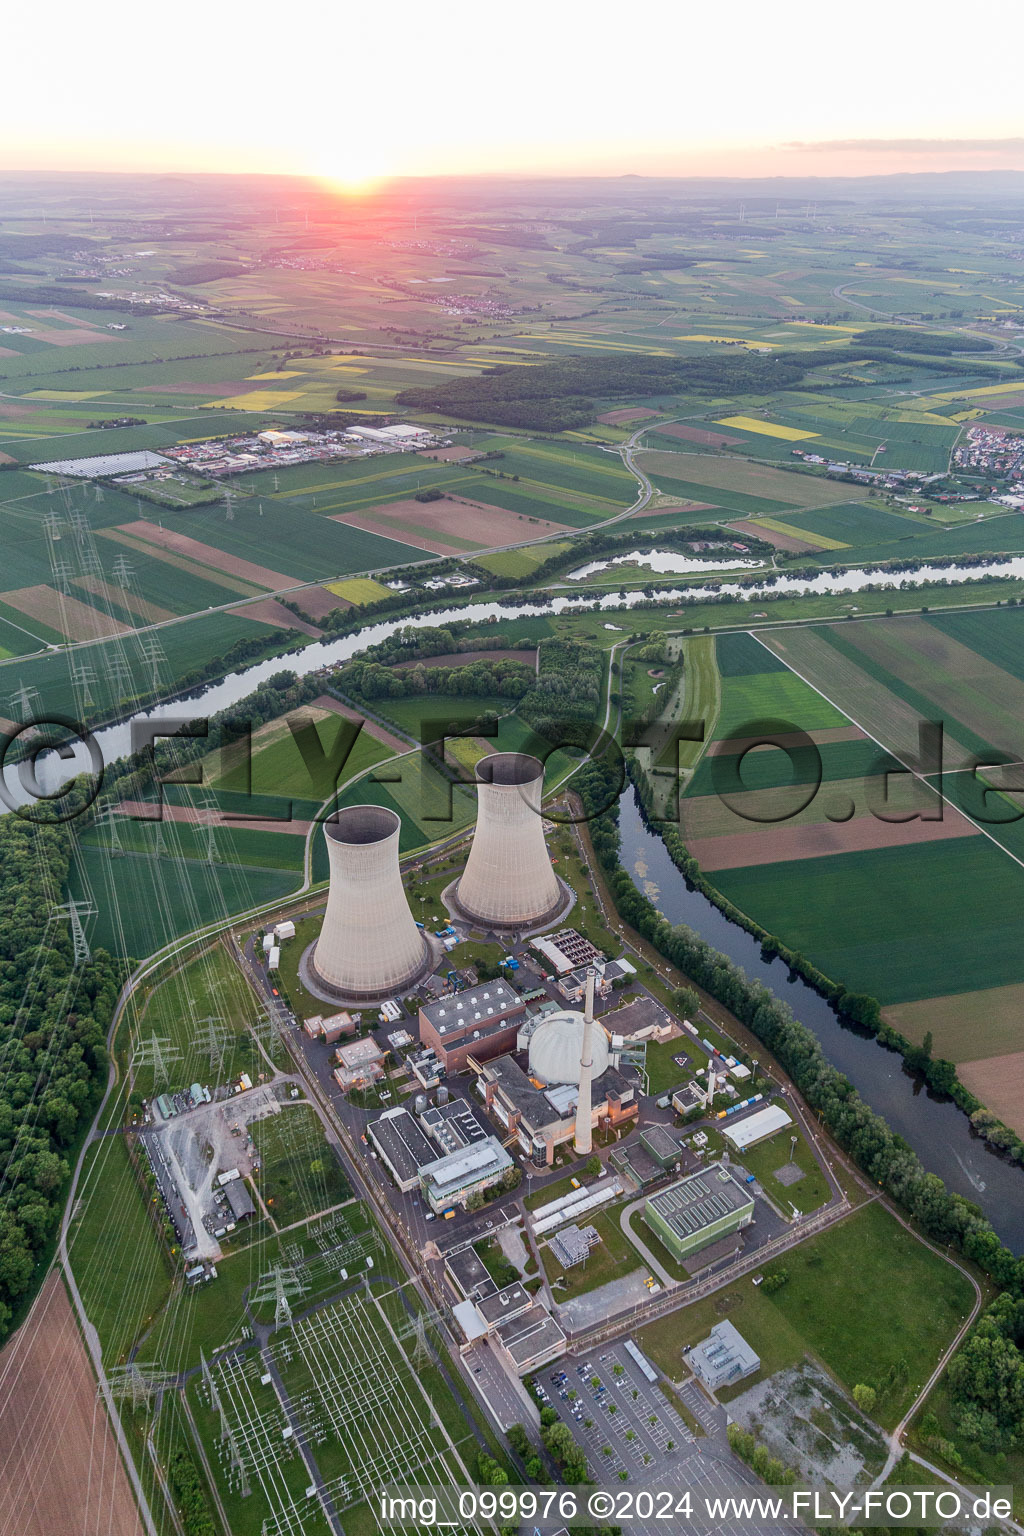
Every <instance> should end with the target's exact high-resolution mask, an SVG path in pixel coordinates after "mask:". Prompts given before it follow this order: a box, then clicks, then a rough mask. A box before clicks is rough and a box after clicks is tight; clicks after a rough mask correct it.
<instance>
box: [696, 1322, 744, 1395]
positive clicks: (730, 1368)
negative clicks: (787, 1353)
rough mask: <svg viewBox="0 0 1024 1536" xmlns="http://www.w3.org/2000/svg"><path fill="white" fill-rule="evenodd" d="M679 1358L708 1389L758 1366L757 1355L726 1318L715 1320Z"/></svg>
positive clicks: (728, 1383)
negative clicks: (705, 1332)
mask: <svg viewBox="0 0 1024 1536" xmlns="http://www.w3.org/2000/svg"><path fill="white" fill-rule="evenodd" d="M683 1359H684V1360H685V1361H686V1363H687V1365H688V1366H689V1367H690V1369H691V1370H692V1371H693V1373H694V1375H696V1376H699V1377H700V1379H701V1381H702V1382H704V1384H705V1386H707V1387H709V1388H710V1389H711V1391H712V1392H717V1391H718V1389H719V1387H728V1386H730V1385H731V1384H732V1383H733V1382H734V1381H740V1380H742V1378H743V1377H744V1376H752V1375H753V1374H754V1372H755V1371H759V1370H760V1369H761V1360H760V1356H758V1355H757V1354H756V1353H755V1352H754V1350H752V1349H751V1347H750V1345H749V1344H748V1343H747V1341H746V1339H745V1338H744V1337H743V1335H742V1333H740V1331H739V1329H738V1328H735V1327H734V1326H733V1324H732V1323H730V1322H729V1320H728V1318H726V1319H725V1320H724V1321H723V1322H721V1323H716V1324H715V1325H714V1327H713V1328H712V1330H711V1333H710V1335H709V1336H708V1338H706V1339H702V1340H701V1342H700V1343H699V1344H695V1345H694V1346H693V1348H692V1349H690V1350H687V1351H686V1352H685V1353H684V1355H683Z"/></svg>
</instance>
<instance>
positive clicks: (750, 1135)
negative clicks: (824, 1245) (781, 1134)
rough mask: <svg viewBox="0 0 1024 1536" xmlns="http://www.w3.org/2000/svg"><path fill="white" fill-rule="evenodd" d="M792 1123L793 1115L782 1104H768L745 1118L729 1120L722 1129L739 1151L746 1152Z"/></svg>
mask: <svg viewBox="0 0 1024 1536" xmlns="http://www.w3.org/2000/svg"><path fill="white" fill-rule="evenodd" d="M792 1124H793V1120H792V1117H791V1116H790V1115H789V1114H788V1113H787V1111H786V1110H784V1109H783V1107H782V1105H781V1104H766V1105H765V1107H764V1109H759V1110H758V1111H757V1113H756V1114H754V1115H747V1117H746V1118H745V1119H744V1120H732V1121H728V1120H727V1121H726V1123H725V1124H724V1125H723V1126H722V1128H721V1129H722V1135H723V1136H725V1137H727V1138H728V1140H729V1141H731V1142H732V1144H733V1146H734V1147H735V1148H736V1150H737V1152H746V1151H747V1149H748V1148H749V1147H756V1146H757V1144H758V1142H759V1141H767V1139H768V1137H769V1136H774V1135H775V1133H776V1131H781V1130H782V1129H783V1128H784V1127H785V1126H787V1125H792Z"/></svg>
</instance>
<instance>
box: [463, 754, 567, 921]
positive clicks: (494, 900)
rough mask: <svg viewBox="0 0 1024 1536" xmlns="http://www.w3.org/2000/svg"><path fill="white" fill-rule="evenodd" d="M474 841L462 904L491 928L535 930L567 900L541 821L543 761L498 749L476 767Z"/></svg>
mask: <svg viewBox="0 0 1024 1536" xmlns="http://www.w3.org/2000/svg"><path fill="white" fill-rule="evenodd" d="M476 782H477V811H476V828H475V830H474V832H473V842H472V846H471V847H470V850H469V858H468V859H467V860H466V868H465V870H464V871H463V874H462V878H461V879H460V880H459V882H458V884H457V885H456V887H455V890H454V899H455V905H456V906H457V907H458V909H459V910H460V911H461V912H463V913H464V914H465V915H466V916H467V917H468V918H470V919H472V921H474V922H477V923H480V924H481V925H482V926H483V927H485V928H530V927H536V926H539V925H542V924H544V923H545V922H548V921H550V920H551V919H553V918H554V917H556V916H557V914H558V912H559V911H560V910H561V908H562V906H563V905H564V899H565V898H564V893H563V890H562V887H561V886H560V885H559V883H558V879H557V877H556V875H555V872H554V870H553V869H552V868H551V860H550V858H549V857H548V849H547V843H546V842H545V841H544V825H543V822H542V820H541V801H542V798H543V793H544V765H543V764H542V763H541V762H540V761H539V759H537V758H536V757H531V756H530V755H529V754H528V753H526V752H492V753H491V754H490V756H488V757H483V758H481V759H480V761H479V762H478V763H477V765H476Z"/></svg>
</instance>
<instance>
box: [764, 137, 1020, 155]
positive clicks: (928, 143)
mask: <svg viewBox="0 0 1024 1536" xmlns="http://www.w3.org/2000/svg"><path fill="white" fill-rule="evenodd" d="M781 148H782V149H796V150H802V151H805V152H806V151H810V152H811V153H822V154H832V153H835V152H837V151H838V152H843V151H849V152H851V153H853V154H883V155H885V154H892V155H906V154H911V155H943V154H945V155H948V154H973V153H988V154H992V153H998V154H1021V153H1024V138H1016V139H810V140H804V139H796V140H793V141H792V142H790V143H788V144H783V145H781Z"/></svg>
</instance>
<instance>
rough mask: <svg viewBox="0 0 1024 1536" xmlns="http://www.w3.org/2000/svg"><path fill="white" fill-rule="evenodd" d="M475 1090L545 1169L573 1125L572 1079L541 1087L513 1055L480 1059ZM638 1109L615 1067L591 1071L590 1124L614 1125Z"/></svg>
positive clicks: (574, 1086)
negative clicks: (492, 1059) (478, 1090)
mask: <svg viewBox="0 0 1024 1536" xmlns="http://www.w3.org/2000/svg"><path fill="white" fill-rule="evenodd" d="M478 1086H479V1089H480V1092H481V1095H482V1097H483V1099H484V1102H485V1104H486V1105H487V1108H488V1110H489V1111H490V1113H491V1114H492V1115H494V1117H495V1119H496V1120H497V1121H498V1122H499V1124H500V1125H502V1126H503V1127H504V1128H505V1130H506V1131H507V1132H509V1133H512V1134H514V1135H515V1137H516V1140H517V1141H518V1143H519V1146H520V1147H521V1148H522V1150H523V1151H524V1152H525V1153H526V1155H527V1156H528V1157H529V1158H530V1159H531V1160H532V1161H533V1163H534V1164H535V1165H536V1166H537V1167H539V1168H543V1167H550V1166H551V1164H552V1163H553V1162H554V1159H555V1149H556V1147H559V1146H561V1145H562V1144H563V1143H564V1142H567V1141H571V1140H572V1139H573V1137H574V1135H575V1129H576V1107H577V1102H578V1099H579V1087H578V1085H577V1084H573V1083H558V1084H553V1085H551V1086H546V1085H545V1084H544V1083H542V1082H541V1081H540V1079H539V1078H533V1077H531V1076H530V1075H529V1073H527V1072H524V1070H523V1068H522V1067H521V1066H520V1065H519V1063H518V1062H517V1061H516V1059H515V1057H514V1056H499V1057H497V1058H496V1059H495V1060H494V1061H488V1062H484V1064H483V1065H482V1067H481V1069H480V1079H479V1084H478ZM639 1112H640V1103H639V1100H638V1098H637V1094H636V1087H635V1085H634V1084H633V1083H631V1082H629V1081H628V1080H627V1079H626V1078H625V1077H624V1076H623V1075H622V1073H621V1072H619V1071H618V1070H617V1069H616V1068H615V1067H611V1066H609V1067H608V1068H607V1069H606V1070H605V1071H604V1072H602V1073H601V1074H600V1075H598V1074H597V1073H596V1072H595V1073H594V1075H593V1078H592V1081H591V1088H590V1113H591V1124H592V1125H593V1126H594V1127H595V1129H596V1128H604V1127H611V1128H615V1127H617V1126H620V1125H625V1124H627V1123H628V1122H630V1121H632V1120H635V1119H636V1117H637V1115H638V1114H639Z"/></svg>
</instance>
